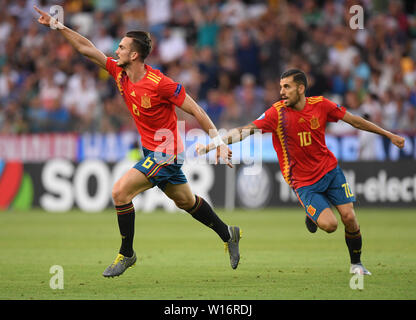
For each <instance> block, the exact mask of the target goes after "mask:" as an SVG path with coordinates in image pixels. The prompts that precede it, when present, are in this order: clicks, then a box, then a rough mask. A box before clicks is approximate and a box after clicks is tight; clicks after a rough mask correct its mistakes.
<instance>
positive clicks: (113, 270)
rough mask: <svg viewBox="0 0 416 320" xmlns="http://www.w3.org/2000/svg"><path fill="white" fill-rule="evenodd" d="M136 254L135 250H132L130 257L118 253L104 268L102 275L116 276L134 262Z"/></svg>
mask: <svg viewBox="0 0 416 320" xmlns="http://www.w3.org/2000/svg"><path fill="white" fill-rule="evenodd" d="M136 260H137V256H136V252H133V256H132V257H125V256H123V255H122V254H120V253H119V254H118V255H117V257H116V259H115V260H114V262H113V263H112V264H111V265H109V266H108V267H107V269H105V270H104V272H103V276H104V277H118V276H119V275H121V274H122V273H123V272H124V271H126V270H127V268H131V267H133V266H134V264H135V263H136Z"/></svg>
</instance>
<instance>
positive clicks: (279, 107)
mask: <svg viewBox="0 0 416 320" xmlns="http://www.w3.org/2000/svg"><path fill="white" fill-rule="evenodd" d="M273 106H274V107H275V108H276V111H277V115H278V123H277V129H276V133H277V137H278V138H279V141H280V144H281V146H282V154H283V165H282V175H283V178H284V179H285V181H286V182H287V183H288V184H289V186H292V182H291V178H290V165H289V157H288V152H287V143H286V140H285V134H284V125H283V121H284V120H283V110H284V106H285V104H284V102H282V101H279V102H277V103H275V104H274V105H273Z"/></svg>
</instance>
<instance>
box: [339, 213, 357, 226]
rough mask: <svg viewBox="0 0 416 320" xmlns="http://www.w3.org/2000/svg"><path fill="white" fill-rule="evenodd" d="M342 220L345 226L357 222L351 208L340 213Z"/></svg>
mask: <svg viewBox="0 0 416 320" xmlns="http://www.w3.org/2000/svg"><path fill="white" fill-rule="evenodd" d="M341 217H342V222H343V223H344V225H345V226H347V227H348V226H354V225H356V224H357V218H356V217H355V213H354V211H353V210H348V211H347V212H344V213H342V215H341Z"/></svg>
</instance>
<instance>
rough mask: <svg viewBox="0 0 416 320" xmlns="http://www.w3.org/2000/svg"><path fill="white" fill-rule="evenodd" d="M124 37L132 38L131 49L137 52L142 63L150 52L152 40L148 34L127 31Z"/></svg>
mask: <svg viewBox="0 0 416 320" xmlns="http://www.w3.org/2000/svg"><path fill="white" fill-rule="evenodd" d="M126 37H128V38H132V39H133V43H132V49H133V50H134V51H137V52H138V53H139V55H140V60H141V61H142V62H144V59H146V58H147V56H148V55H149V54H150V51H152V39H151V38H150V33H149V32H145V31H129V32H127V33H126Z"/></svg>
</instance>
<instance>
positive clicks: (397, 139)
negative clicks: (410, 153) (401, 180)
mask: <svg viewBox="0 0 416 320" xmlns="http://www.w3.org/2000/svg"><path fill="white" fill-rule="evenodd" d="M342 120H343V121H345V122H347V123H349V124H350V125H352V126H353V127H354V128H357V129H360V130H365V131H369V132H373V133H377V134H379V135H382V136H384V137H386V138H389V139H390V141H391V142H392V143H393V144H394V145H395V146H397V147H399V148H400V149H402V148H403V147H404V138H403V137H401V136H398V135H397V134H394V133H392V132H390V131H387V130H385V129H383V128H381V127H379V126H378V125H376V124H374V123H372V122H371V121H368V120H365V119H364V118H362V117H360V116H356V115H353V114H352V113H350V112H348V111H347V112H346V113H345V115H344V118H342Z"/></svg>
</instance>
